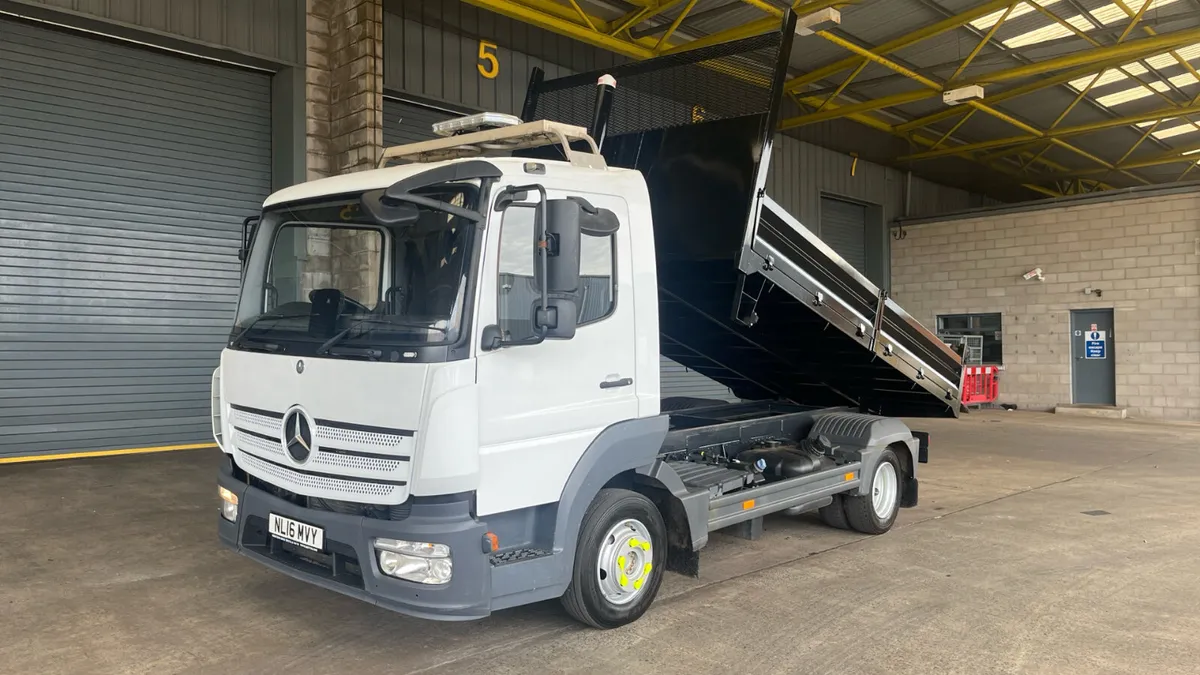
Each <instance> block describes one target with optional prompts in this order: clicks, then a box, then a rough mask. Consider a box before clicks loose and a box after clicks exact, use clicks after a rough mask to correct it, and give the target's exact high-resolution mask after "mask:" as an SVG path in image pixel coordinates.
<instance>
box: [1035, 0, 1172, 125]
mask: <svg viewBox="0 0 1200 675" xmlns="http://www.w3.org/2000/svg"><path fill="white" fill-rule="evenodd" d="M1026 1H1027V2H1028V4H1029V5H1030V6H1032V7H1033V8H1034V9H1036V10H1037V11H1038V12H1040V13H1041V14H1042V15H1043V16H1045V17H1046V18H1048V19H1050V20H1051V21H1053V22H1055V23H1057V24H1058V25H1060V26H1062V27H1063V28H1066V29H1067V30H1069V31H1071V32H1072V33H1074V34H1075V36H1076V37H1078V38H1080V39H1081V40H1083V41H1085V42H1087V43H1088V44H1090V45H1092V46H1093V47H1103V46H1104V45H1103V44H1101V43H1100V42H1099V41H1098V40H1096V39H1095V38H1093V37H1092V36H1091V35H1088V34H1087V33H1085V32H1083V31H1082V30H1080V29H1079V28H1078V27H1077V26H1075V25H1073V24H1071V22H1069V21H1067V20H1066V19H1064V18H1062V17H1061V16H1059V15H1057V14H1055V13H1054V12H1051V11H1050V10H1048V9H1046V8H1045V7H1043V6H1042V5H1041V3H1039V2H1037V1H1036V0H1026ZM1150 1H1151V0H1146V4H1145V5H1143V6H1142V10H1143V11H1144V10H1145V9H1146V8H1148V7H1149V6H1150ZM1140 20H1141V18H1140V14H1139V18H1138V19H1137V20H1134V21H1130V22H1129V25H1127V26H1126V27H1125V32H1124V33H1123V35H1122V37H1121V39H1120V40H1117V42H1118V43H1120V42H1123V41H1124V39H1125V36H1128V35H1129V32H1130V31H1132V30H1133V28H1134V26H1136V25H1137V23H1138V21H1140ZM1116 69H1117V70H1118V71H1120V72H1121V74H1122V75H1124V76H1125V77H1127V78H1129V79H1130V80H1132V81H1134V82H1136V83H1137V84H1138V86H1140V87H1141V88H1143V89H1145V90H1146V91H1148V92H1150V94H1151V95H1153V96H1158V97H1159V98H1161V99H1163V100H1165V101H1168V102H1172V103H1173V102H1174V100H1173V99H1172V98H1171V97H1170V96H1167V95H1166V94H1164V93H1163V92H1161V91H1159V90H1157V89H1155V88H1154V87H1152V86H1150V83H1149V82H1146V81H1145V80H1143V79H1142V78H1140V77H1138V76H1137V75H1135V74H1133V73H1131V72H1129V69H1128V68H1125V67H1123V66H1118V67H1117V68H1116Z"/></svg>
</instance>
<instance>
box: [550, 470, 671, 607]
mask: <svg viewBox="0 0 1200 675" xmlns="http://www.w3.org/2000/svg"><path fill="white" fill-rule="evenodd" d="M666 556H667V528H666V525H664V524H663V519H662V514H661V513H659V511H658V507H657V506H655V505H654V502H652V501H650V500H649V499H647V498H646V497H644V496H643V495H640V494H638V493H636V492H632V491H630V490H619V489H613V488H609V489H604V490H601V491H600V494H598V495H596V499H595V500H593V501H592V504H591V506H589V507H588V510H587V513H586V514H584V516H583V524H582V527H581V528H580V532H579V543H578V545H577V546H576V549H575V568H574V570H573V571H572V574H571V585H570V586H568V587H567V592H566V593H564V594H563V596H562V603H563V607H565V608H566V610H567V612H568V613H569V614H570V615H571V616H573V617H575V618H576V619H578V620H579V621H582V622H583V623H586V624H588V625H589V626H592V627H594V628H616V627H618V626H623V625H625V624H627V623H631V622H633V621H636V620H637V619H638V618H639V617H641V616H642V614H645V613H646V610H647V609H649V607H650V603H652V602H654V596H656V595H658V588H659V586H660V585H662V570H663V567H664V566H665V565H666Z"/></svg>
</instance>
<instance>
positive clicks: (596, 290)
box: [576, 232, 617, 326]
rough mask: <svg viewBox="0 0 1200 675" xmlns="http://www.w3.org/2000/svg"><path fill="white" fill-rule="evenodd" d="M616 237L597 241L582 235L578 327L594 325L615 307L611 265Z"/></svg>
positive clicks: (594, 237)
mask: <svg viewBox="0 0 1200 675" xmlns="http://www.w3.org/2000/svg"><path fill="white" fill-rule="evenodd" d="M615 237H616V235H615V234H610V235H606V236H603V237H597V236H594V235H591V234H588V233H587V232H584V233H583V235H582V236H581V237H580V242H579V258H580V259H579V272H580V275H579V276H580V278H579V281H580V284H579V298H577V300H576V302H577V304H578V307H579V321H578V324H577V325H579V326H584V325H587V324H589V323H595V322H597V321H599V320H601V319H603V318H605V317H607V316H608V315H609V314H612V311H613V308H614V307H615V306H616V288H617V287H616V283H615V281H616V280H615V278H614V274H613V264H614V262H615V260H616V242H615V241H614V238H615Z"/></svg>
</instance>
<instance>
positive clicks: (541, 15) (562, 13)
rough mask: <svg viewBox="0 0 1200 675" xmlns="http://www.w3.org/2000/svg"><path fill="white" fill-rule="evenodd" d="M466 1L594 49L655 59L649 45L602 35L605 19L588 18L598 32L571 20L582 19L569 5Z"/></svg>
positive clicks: (538, 0)
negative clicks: (572, 39)
mask: <svg viewBox="0 0 1200 675" xmlns="http://www.w3.org/2000/svg"><path fill="white" fill-rule="evenodd" d="M463 1H464V2H466V3H468V4H470V5H474V6H475V7H479V8H480V9H486V10H488V11H489V12H495V13H496V14H499V15H501V16H506V17H508V18H510V19H513V20H516V21H520V22H522V23H527V24H530V25H533V26H537V27H538V28H543V29H545V30H548V31H551V32H553V33H558V34H559V35H565V36H566V37H569V38H574V39H576V40H579V41H580V42H583V43H585V44H589V45H592V46H593V47H599V48H601V49H607V50H609V51H611V52H616V53H617V54H621V55H622V56H628V57H630V58H634V59H648V58H650V57H652V56H654V50H652V49H650V48H649V47H647V46H643V45H641V44H635V43H632V42H629V41H627V40H622V39H619V38H616V37H613V36H611V35H607V34H605V33H603V32H601V31H603V30H605V29H606V28H607V26H608V23H607V22H606V21H604V20H603V19H600V18H598V17H589V18H590V23H591V24H592V25H593V26H595V27H597V28H599V30H592V29H591V28H589V27H588V26H586V25H582V24H580V23H576V22H575V21H573V20H572V19H578V18H579V17H578V15H577V14H576V13H575V11H574V10H572V9H571V8H569V7H567V6H566V5H559V4H558V3H555V2H550V1H549V0H522V3H527V4H522V3H517V2H513V1H512V0H463ZM553 8H557V9H553ZM568 17H570V18H568Z"/></svg>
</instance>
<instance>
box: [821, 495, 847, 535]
mask: <svg viewBox="0 0 1200 675" xmlns="http://www.w3.org/2000/svg"><path fill="white" fill-rule="evenodd" d="M845 509H846V507H845V506H844V505H843V504H842V496H841V495H834V496H833V501H832V502H831V503H830V504H829V506H822V507H821V509H820V510H819V511H817V513H819V514H821V520H822V521H823V522H824V523H825V524H826V525H828V526H830V527H836V528H837V529H839V530H848V529H850V524H849V523H847V522H846V511H845Z"/></svg>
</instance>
